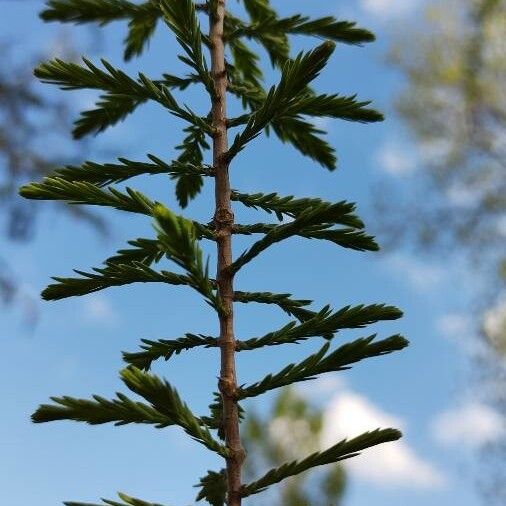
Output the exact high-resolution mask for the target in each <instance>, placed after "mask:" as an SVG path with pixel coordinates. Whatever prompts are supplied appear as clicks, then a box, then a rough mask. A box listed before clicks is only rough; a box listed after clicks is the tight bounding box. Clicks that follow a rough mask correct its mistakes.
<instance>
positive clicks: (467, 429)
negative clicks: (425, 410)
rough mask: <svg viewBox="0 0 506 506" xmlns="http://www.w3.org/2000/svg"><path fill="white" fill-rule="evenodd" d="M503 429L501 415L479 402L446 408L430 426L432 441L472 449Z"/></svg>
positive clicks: (498, 435)
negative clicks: (433, 439)
mask: <svg viewBox="0 0 506 506" xmlns="http://www.w3.org/2000/svg"><path fill="white" fill-rule="evenodd" d="M505 429H506V427H505V421H504V420H503V418H502V417H501V415H500V414H499V413H497V412H496V411H494V410H493V409H492V408H491V407H489V406H487V405H485V404H482V403H479V402H469V403H467V404H464V405H462V406H459V407H457V408H453V409H449V410H447V411H445V412H443V413H441V414H440V415H438V416H437V417H436V419H435V420H434V422H433V424H432V432H433V435H434V438H435V439H436V440H437V441H439V442H440V443H442V444H445V445H448V446H455V447H462V446H468V447H475V446H480V445H482V444H485V443H489V442H492V441H495V440H497V439H498V438H499V437H501V436H502V435H503V434H504V432H505Z"/></svg>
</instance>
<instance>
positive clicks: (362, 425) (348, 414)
mask: <svg viewBox="0 0 506 506" xmlns="http://www.w3.org/2000/svg"><path fill="white" fill-rule="evenodd" d="M403 425H404V423H403V421H402V420H400V419H398V418H397V417H395V416H392V415H390V414H388V413H385V412H384V411H382V410H381V409H380V408H378V407H377V406H375V405H374V404H372V403H371V402H370V401H369V400H368V399H366V398H365V397H363V396H361V395H358V394H356V393H354V392H351V391H346V390H343V391H341V392H340V393H338V394H337V395H335V396H334V397H333V398H332V400H331V402H330V403H329V405H328V407H327V409H326V410H325V415H324V429H323V436H322V447H323V448H328V447H329V446H331V445H332V444H335V443H336V441H338V440H340V439H343V438H345V437H346V438H352V437H354V436H357V435H359V434H361V433H363V432H366V431H370V430H374V429H376V428H388V427H397V428H402V427H403ZM344 465H345V466H346V468H347V470H348V471H349V472H350V473H351V474H352V475H354V476H355V477H356V478H358V479H361V480H364V481H369V482H372V483H374V484H376V485H380V486H387V487H399V486H405V487H415V488H430V489H432V488H439V487H441V486H443V485H444V483H445V481H446V480H445V477H444V475H443V474H442V473H441V472H440V471H439V470H437V469H436V468H435V467H434V466H433V465H432V464H431V463H430V462H427V461H425V460H424V459H423V458H421V457H420V456H418V455H417V454H416V452H415V451H414V450H413V449H412V448H411V447H410V446H409V445H408V443H406V441H405V440H400V441H395V442H393V443H385V444H382V445H379V446H377V447H373V448H368V449H367V450H364V452H363V453H362V455H360V456H358V457H354V458H352V459H349V460H346V461H344Z"/></svg>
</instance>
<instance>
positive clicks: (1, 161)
mask: <svg viewBox="0 0 506 506" xmlns="http://www.w3.org/2000/svg"><path fill="white" fill-rule="evenodd" d="M22 42H23V41H16V40H14V41H12V40H10V41H7V40H0V59H1V61H2V62H3V65H2V67H1V68H0V210H1V211H2V222H1V226H2V231H3V233H4V236H5V237H6V238H7V239H8V240H12V241H19V242H26V241H28V240H29V239H30V238H31V237H32V236H33V233H34V231H35V225H36V219H37V214H38V212H40V207H39V206H34V205H33V203H31V202H26V201H23V200H22V199H21V198H20V197H19V195H18V188H19V186H20V185H22V184H23V183H26V182H27V181H30V180H34V179H40V178H42V177H43V176H45V175H47V174H49V173H50V172H51V171H53V170H54V169H55V167H59V166H61V162H62V160H63V159H64V160H65V161H66V162H68V161H69V160H70V161H72V160H75V161H76V163H77V162H81V161H82V159H83V157H84V156H85V153H86V151H87V143H86V142H80V143H76V142H69V141H70V140H71V139H70V136H69V133H68V132H69V131H70V130H71V126H72V122H73V116H74V112H75V111H74V110H73V107H72V103H71V102H69V101H68V99H67V98H66V99H65V100H63V99H61V98H59V97H58V98H55V95H54V94H52V95H50V94H48V93H47V92H46V93H45V94H44V92H43V91H42V87H40V85H38V84H37V82H36V81H35V79H34V77H33V71H32V69H33V67H34V66H35V64H36V63H37V62H38V61H40V60H43V59H47V57H48V56H49V55H48V54H44V52H41V53H40V54H36V53H33V52H29V51H27V49H26V47H23V45H22ZM74 47H75V43H74V41H72V40H71V39H69V37H68V36H67V35H66V33H64V32H62V33H61V34H60V35H59V36H58V37H57V38H56V39H55V40H54V41H53V42H52V44H51V45H50V46H48V51H47V52H48V53H51V55H54V54H56V55H58V56H62V57H64V58H65V59H68V60H72V59H74V58H76V57H77V55H78V53H76V52H75V51H74ZM27 53H28V54H27ZM44 91H46V90H44ZM55 205H56V206H57V208H58V212H64V213H66V214H71V215H72V216H74V217H76V218H80V219H84V220H86V221H88V222H90V223H91V224H92V225H93V226H94V227H95V228H96V230H97V231H99V232H101V233H104V232H105V224H104V222H103V221H102V220H101V219H99V218H98V216H97V215H95V214H93V213H92V212H90V211H88V210H83V209H82V208H78V207H76V206H74V207H69V206H63V205H61V204H55ZM0 266H1V268H0V301H3V302H4V303H10V302H12V301H13V300H14V299H15V298H18V299H19V298H22V299H23V300H25V301H27V300H28V298H27V294H24V293H22V288H21V287H20V286H19V283H18V282H17V281H16V276H15V275H14V274H13V273H12V271H11V268H10V266H9V263H8V261H7V259H6V258H4V256H3V255H2V254H0ZM25 309H26V310H27V311H28V312H31V311H32V308H31V305H30V304H25ZM29 316H32V315H29Z"/></svg>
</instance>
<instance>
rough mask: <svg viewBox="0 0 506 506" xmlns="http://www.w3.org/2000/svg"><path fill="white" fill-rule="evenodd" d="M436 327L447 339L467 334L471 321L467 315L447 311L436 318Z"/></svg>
mask: <svg viewBox="0 0 506 506" xmlns="http://www.w3.org/2000/svg"><path fill="white" fill-rule="evenodd" d="M436 325H437V329H438V331H439V332H440V333H441V334H442V335H443V337H446V338H447V339H459V338H461V337H463V336H467V335H469V332H470V330H471V329H472V328H473V322H472V319H471V317H470V316H469V315H466V314H462V313H448V314H445V315H443V316H441V317H440V318H439V319H438V320H437V323H436Z"/></svg>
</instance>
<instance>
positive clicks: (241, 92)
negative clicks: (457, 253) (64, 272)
mask: <svg viewBox="0 0 506 506" xmlns="http://www.w3.org/2000/svg"><path fill="white" fill-rule="evenodd" d="M230 3H232V2H231V1H230V0H229V1H228V3H226V1H225V0H208V1H203V2H194V1H192V0H149V1H145V2H143V3H133V2H130V1H128V0H50V1H49V2H48V4H47V8H46V10H45V11H44V12H43V13H42V18H43V19H44V20H46V21H60V22H64V23H97V24H99V25H107V24H109V23H111V22H113V21H120V20H124V21H127V22H128V33H127V36H126V39H125V52H124V57H125V59H126V60H129V59H131V58H133V57H135V56H137V55H140V54H141V53H142V52H143V51H144V50H145V49H146V47H147V45H148V42H149V40H150V39H151V37H152V35H153V33H154V31H155V29H156V27H157V25H162V29H165V30H166V29H168V30H170V31H171V32H172V33H173V34H174V35H175V37H176V39H177V42H178V43H179V46H180V48H181V53H180V54H179V55H178V58H179V59H180V60H181V61H182V62H183V63H184V64H185V65H186V66H187V68H188V72H187V73H186V74H185V75H183V76H176V75H170V74H167V73H162V74H161V77H157V78H152V77H148V76H147V75H145V74H142V73H140V74H139V75H138V76H130V75H128V74H127V73H125V72H124V71H122V70H120V69H119V68H117V67H116V66H115V65H112V64H111V63H109V62H108V61H106V60H102V61H101V63H100V64H97V63H93V62H91V61H89V60H88V59H85V58H83V60H82V63H69V62H65V61H61V60H59V59H55V60H52V61H49V62H47V63H43V64H41V65H40V66H39V67H38V68H37V69H36V71H35V75H36V76H37V77H38V78H39V79H40V80H42V81H43V82H45V83H51V84H56V85H58V86H59V87H61V88H62V89H66V90H78V89H94V90H100V92H101V93H102V94H101V96H100V98H99V100H98V101H97V103H96V105H95V108H94V109H91V110H88V111H84V112H83V113H82V114H81V116H80V118H79V119H78V120H77V121H76V123H75V129H74V132H73V133H74V136H75V137H76V138H81V137H83V136H86V135H89V134H97V133H100V132H102V131H104V130H106V129H107V128H109V127H111V126H113V125H115V124H116V123H118V122H120V121H123V120H125V119H126V118H127V117H128V116H129V115H130V114H131V113H133V112H134V111H135V110H136V109H137V108H138V107H140V106H141V105H142V104H144V103H146V102H149V101H152V102H157V103H158V104H159V105H160V106H161V107H162V108H163V109H165V110H166V111H167V112H168V113H169V114H171V115H173V116H175V117H177V118H180V119H181V120H183V121H184V123H185V125H186V126H185V128H184V135H183V139H182V141H181V143H180V144H179V145H178V146H177V148H176V149H177V151H178V156H177V158H176V159H174V160H172V161H166V160H163V159H162V158H160V157H158V156H155V155H153V154H148V155H147V160H145V161H133V160H128V159H125V158H119V159H118V161H117V162H114V163H105V164H100V163H94V162H90V161H87V162H85V163H83V164H82V165H81V166H67V167H64V168H61V169H59V170H56V171H55V172H54V173H53V174H52V175H50V176H49V177H47V178H45V179H44V180H43V181H42V182H40V183H32V184H29V185H27V186H24V187H23V188H22V189H21V194H22V195H23V196H24V197H26V198H30V199H41V200H61V201H66V202H67V203H68V204H71V205H94V206H106V207H107V206H109V207H113V208H116V209H119V210H121V211H124V212H125V213H138V214H143V215H145V216H147V217H148V218H150V219H152V220H153V221H154V223H155V229H156V235H155V236H154V237H148V238H138V239H134V240H132V241H130V242H129V245H128V247H126V248H125V249H121V250H119V251H118V252H117V254H116V255H114V256H111V257H110V258H108V259H107V260H105V262H104V265H103V266H101V267H98V268H94V269H93V270H92V271H81V270H76V273H77V277H71V278H63V277H57V278H54V280H55V283H53V284H52V285H50V286H49V287H48V288H47V289H46V290H44V292H43V293H42V296H43V298H44V299H46V300H58V299H63V298H66V297H73V296H80V295H86V294H89V293H92V292H96V291H98V290H103V289H106V288H109V287H112V286H121V285H127V284H132V283H165V284H168V285H183V286H187V287H189V288H192V289H194V290H195V291H196V292H197V293H199V294H200V295H201V296H202V297H203V299H204V300H205V302H207V304H209V305H210V306H211V307H212V308H213V309H214V311H215V312H216V317H217V321H218V322H219V333H218V334H217V335H204V334H193V333H188V334H186V335H184V336H182V337H178V338H172V339H161V340H143V342H142V344H141V348H140V350H138V351H133V352H128V353H124V360H125V362H126V364H127V366H126V368H125V369H123V370H122V371H121V379H122V380H123V382H124V384H125V386H126V387H127V388H128V390H130V391H131V392H133V393H134V394H137V395H138V396H139V397H140V398H141V399H142V400H135V399H133V398H131V397H129V396H127V395H125V394H122V393H118V394H117V396H116V398H113V399H107V398H104V397H100V396H96V395H95V396H93V397H92V398H91V399H76V398H72V397H55V398H53V399H52V400H53V403H52V404H49V405H42V406H40V407H39V409H38V410H37V411H36V412H35V413H34V415H33V420H34V421H35V422H47V421H52V420H64V419H65V420H76V421H82V422H87V423H89V424H102V423H108V422H112V423H115V424H116V425H124V424H129V423H141V424H151V425H154V426H155V427H156V428H160V429H162V428H166V427H169V426H171V425H177V426H179V427H181V428H182V429H183V430H184V431H185V432H186V433H187V434H188V435H189V436H191V438H192V439H194V440H195V441H197V442H199V443H201V444H202V445H204V446H205V447H206V448H208V449H209V450H210V451H212V452H215V453H216V454H218V455H219V456H221V457H222V458H223V459H224V468H223V469H221V470H215V471H209V473H208V474H207V475H206V476H204V477H202V478H201V479H200V483H199V485H198V486H199V489H200V490H199V493H198V496H197V501H200V500H205V501H207V502H208V503H209V504H211V505H213V506H221V505H225V504H227V505H228V506H239V505H240V504H241V502H242V500H243V499H244V498H246V497H249V496H252V495H254V494H258V493H260V492H262V491H264V490H266V489H267V488H268V487H270V486H272V485H274V484H276V483H279V482H281V481H282V480H284V479H286V478H287V477H289V476H294V475H297V474H299V473H302V472H305V471H307V470H309V469H311V468H313V467H316V466H322V465H326V464H333V463H336V462H339V461H341V460H343V459H348V458H351V457H354V456H355V455H358V454H359V453H360V452H361V451H362V450H365V449H367V448H369V447H371V446H374V445H378V444H380V443H385V442H388V441H393V440H396V439H398V438H399V437H400V433H399V431H398V430H395V429H375V430H372V431H371V432H367V433H364V434H362V435H360V436H358V437H355V438H353V439H349V440H343V441H339V442H337V443H336V444H335V445H334V446H332V447H330V448H327V449H325V450H323V451H320V452H316V453H313V454H311V455H308V456H307V457H306V458H304V459H302V460H300V461H294V462H286V463H285V464H283V465H281V466H280V467H278V468H274V469H271V470H269V471H268V472H266V473H265V474H264V475H263V476H259V477H258V478H257V479H256V480H254V481H252V482H250V483H243V482H242V479H241V468H242V466H243V463H244V460H245V458H247V456H246V454H245V452H244V450H243V446H242V444H241V434H240V421H241V418H242V408H241V406H240V404H239V403H240V402H241V401H242V400H244V399H247V398H251V397H257V396H259V395H261V394H263V393H265V392H269V391H270V390H272V389H277V388H280V387H282V386H285V385H292V384H295V383H297V382H302V381H308V380H312V379H314V378H315V377H317V376H318V375H320V374H323V373H328V372H333V371H341V370H345V369H348V368H350V366H351V365H352V364H354V363H356V362H359V361H361V360H364V359H366V358H369V357H377V356H380V355H385V354H388V353H391V352H394V351H397V350H400V349H402V348H404V347H405V346H406V345H407V341H406V340H405V339H404V338H403V337H402V336H400V335H393V336H390V337H388V338H385V339H377V338H376V335H375V334H373V335H369V336H366V337H363V338H360V339H356V340H354V341H352V342H349V343H346V344H341V345H340V346H333V338H334V336H335V335H336V333H337V332H339V331H340V330H342V329H352V328H362V327H365V326H367V325H369V324H372V323H375V322H379V321H384V320H393V319H397V318H399V317H400V316H401V312H400V311H399V310H398V309H396V308H395V307H391V306H387V305H384V304H373V305H360V306H354V307H351V306H347V307H344V308H342V309H339V310H333V309H331V307H330V306H328V305H327V306H324V307H323V308H322V309H313V308H311V304H312V301H310V300H305V299H295V298H292V296H291V295H290V294H285V293H281V294H278V293H271V292H268V291H265V292H249V291H246V290H244V288H245V287H240V288H241V289H240V290H239V287H237V286H236V285H235V283H234V280H235V275H236V274H237V273H238V272H239V271H240V270H241V269H244V268H246V267H249V265H248V264H249V263H250V262H252V261H253V260H254V259H255V258H256V257H257V256H259V255H261V254H262V253H263V252H264V251H265V250H267V249H268V248H270V247H271V246H273V245H274V244H276V243H278V242H282V241H284V240H285V239H288V238H290V237H294V236H299V237H303V238H308V239H320V240H326V241H330V242H331V243H334V244H335V245H337V246H340V247H343V248H348V249H351V250H357V251H376V250H377V249H378V246H377V244H376V242H375V240H374V238H373V237H371V236H370V235H368V234H367V233H365V232H364V224H363V223H362V221H361V220H360V218H359V217H358V216H357V215H356V214H355V206H354V204H352V203H349V202H345V201H342V202H337V203H330V202H325V201H323V200H321V199H318V198H295V197H293V196H286V197H284V196H280V195H278V194H272V193H271V194H262V193H256V194H245V193H242V192H240V191H236V190H232V189H231V186H230V177H229V169H230V167H231V166H232V165H233V162H234V159H235V158H236V157H238V156H240V155H241V153H242V152H243V151H244V150H245V149H246V148H247V147H248V146H249V144H250V143H254V142H257V143H258V142H260V141H259V140H255V139H256V138H257V137H259V136H260V135H261V134H262V133H264V132H265V133H267V134H268V133H271V132H273V133H274V134H275V135H276V136H277V137H278V138H279V139H280V140H281V141H282V142H283V143H286V144H291V145H292V146H293V147H294V148H295V149H297V150H298V151H299V152H300V153H301V154H302V155H305V156H307V157H309V158H311V159H312V160H314V161H315V162H316V163H319V164H320V165H322V166H323V167H324V168H326V169H328V170H333V169H334V168H335V166H336V156H335V153H334V150H333V148H332V147H331V146H330V145H329V144H328V143H327V142H326V141H325V139H324V137H322V135H323V134H324V133H325V132H324V131H322V130H321V129H319V128H317V127H315V124H314V118H337V119H343V120H347V121H356V122H363V123H369V122H376V121H381V120H382V115H381V114H380V113H378V112H376V111H375V110H374V109H372V108H370V107H369V102H367V101H360V100H358V99H357V97H356V96H342V95H338V94H333V93H331V94H320V93H318V92H317V91H315V90H314V89H313V88H312V87H311V84H312V82H313V81H314V80H315V78H316V77H317V76H318V75H319V74H320V72H321V71H322V70H323V69H324V67H325V65H326V64H327V62H328V60H329V58H330V56H331V55H332V52H333V51H334V47H335V44H336V43H344V44H363V43H366V42H371V41H372V40H374V36H373V35H372V34H371V33H370V32H369V31H367V30H365V29H362V28H359V27H357V26H356V25H355V23H352V22H347V21H337V20H336V19H335V18H333V17H331V16H327V17H322V18H317V19H311V18H310V17H307V16H303V15H300V14H295V15H293V16H289V17H280V16H279V15H278V14H277V13H276V11H275V10H274V9H273V8H272V6H271V5H270V2H269V0H241V2H239V4H240V6H241V7H242V8H243V10H244V12H245V14H246V17H247V19H246V20H245V19H241V18H239V17H238V16H236V15H235V14H233V13H232V11H231V10H230V5H229V4H230ZM205 25H208V27H209V29H208V30H205V31H204V29H203V28H204V26H205ZM291 35H306V36H312V37H315V38H319V39H325V41H324V42H323V43H321V44H320V45H318V46H317V47H315V48H314V49H312V50H310V51H307V52H301V53H299V54H298V55H297V56H295V57H293V56H292V55H291V54H290V41H289V36H291ZM250 41H254V42H255V43H257V44H259V45H260V46H262V47H263V49H265V51H266V52H267V54H268V56H269V58H270V61H271V63H272V65H273V67H274V68H275V69H277V71H278V73H279V79H278V82H277V84H276V85H274V86H272V87H271V88H269V89H265V88H264V86H263V77H262V72H261V70H260V67H259V56H258V55H257V54H256V53H255V52H254V51H253V50H252V49H251V47H250V44H249V42H250ZM190 86H200V87H201V90H202V93H205V94H206V96H207V99H208V103H209V111H208V114H207V115H205V116H201V115H199V114H197V113H196V112H195V111H193V110H192V109H191V108H190V107H187V106H186V104H184V105H183V104H181V103H179V102H178V100H176V98H175V97H174V95H173V91H174V90H178V91H184V90H185V89H187V88H188V87H190ZM230 99H234V100H238V101H239V102H240V103H241V104H242V107H243V110H244V113H243V114H241V115H239V116H237V117H229V116H228V115H227V100H230ZM229 139H230V142H229ZM208 151H212V156H210V157H208V153H207V152H208ZM208 158H209V160H208ZM160 174H162V175H168V176H170V178H171V179H172V180H173V181H174V185H175V192H176V196H177V199H178V202H179V204H180V205H181V207H182V208H185V207H186V206H187V205H188V203H189V202H190V201H191V200H192V199H194V198H195V197H196V196H197V195H198V194H199V193H200V191H201V189H202V187H203V180H204V178H210V179H211V180H214V186H215V202H216V205H215V209H214V210H210V214H213V213H214V214H213V218H212V220H211V221H210V223H207V224H204V223H198V222H196V221H194V220H191V219H188V218H185V217H183V216H181V215H179V214H176V213H175V212H174V211H172V210H170V209H168V208H167V207H166V206H164V204H163V203H160V202H155V201H153V200H151V199H150V198H149V197H147V196H145V195H143V194H142V193H140V192H139V191H137V190H134V189H132V188H130V187H127V188H126V190H119V189H118V188H117V187H115V186H114V184H115V183H121V182H124V181H127V180H129V179H132V178H134V177H137V176H145V175H147V176H155V175H160ZM232 202H234V204H235V205H242V206H245V207H248V208H251V209H256V210H260V211H264V212H267V213H270V214H274V215H275V216H276V218H278V220H279V221H280V223H279V224H273V223H254V224H242V223H236V222H235V221H234V214H233V211H232ZM285 218H288V219H285ZM236 235H247V236H251V237H252V241H251V246H250V247H249V248H248V249H246V250H245V251H244V252H243V253H242V254H240V255H239V256H237V257H236V258H233V256H232V240H233V237H234V236H236ZM202 241H212V242H213V243H214V244H215V245H216V251H217V265H216V275H215V277H212V274H211V269H210V266H209V264H208V261H207V259H206V258H204V253H203V250H202V248H201V245H200V244H201V242H202ZM162 260H168V261H169V262H172V263H173V264H175V265H176V266H177V267H178V269H177V272H172V271H169V270H163V269H161V268H159V267H158V264H159V263H160V262H162ZM213 270H214V269H213ZM246 288H247V287H246ZM252 302H255V303H258V304H271V305H275V306H278V307H279V308H280V309H281V310H282V311H284V312H285V313H287V314H288V315H289V316H290V317H291V318H292V319H291V321H290V322H289V323H287V324H286V325H284V326H283V327H281V328H280V329H277V330H274V331H272V332H269V333H267V334H265V335H263V336H258V337H250V338H246V339H237V338H236V336H235V334H234V321H233V316H234V305H235V304H247V303H252ZM318 337H322V338H324V339H325V341H324V344H323V345H322V347H321V348H320V350H319V351H317V352H316V353H314V354H312V355H311V356H309V357H307V358H306V359H305V360H303V361H302V362H300V363H296V364H289V365H288V366H286V367H284V368H283V369H281V370H280V371H278V372H275V373H272V374H269V375H267V376H266V377H264V378H260V379H259V380H258V381H256V382H254V383H252V384H249V385H241V386H239V385H238V382H237V377H236V366H235V357H236V354H237V353H242V352H246V351H252V352H254V350H256V349H258V348H261V347H264V346H280V345H289V344H293V343H298V342H301V341H305V340H309V339H316V338H318ZM195 347H204V348H211V347H215V348H219V349H220V352H221V371H220V375H219V382H218V390H219V393H215V394H214V400H213V402H212V404H211V405H210V410H209V413H207V414H204V415H200V416H199V415H196V414H194V413H193V412H192V410H191V409H190V407H189V406H188V405H187V404H186V403H185V402H184V401H183V400H182V399H181V397H180V396H179V394H178V392H177V391H176V390H175V389H174V388H173V387H172V386H171V384H170V383H169V382H168V381H166V380H164V379H161V378H159V377H157V376H156V375H154V374H152V373H150V372H149V369H150V366H151V364H152V363H153V362H154V361H156V360H159V359H165V360H169V359H170V358H171V357H172V356H173V355H175V354H180V353H182V352H183V351H187V350H190V349H191V348H195ZM275 351H276V350H275V349H273V353H275ZM169 374H170V373H169ZM210 395H212V392H210ZM372 429H374V428H372ZM104 502H105V503H106V504H109V505H112V506H125V505H130V506H155V505H154V504H151V503H148V502H145V501H143V500H140V499H135V498H132V497H129V496H127V495H124V494H120V501H119V502H118V501H110V500H104ZM67 504H69V505H74V506H82V503H67Z"/></svg>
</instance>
